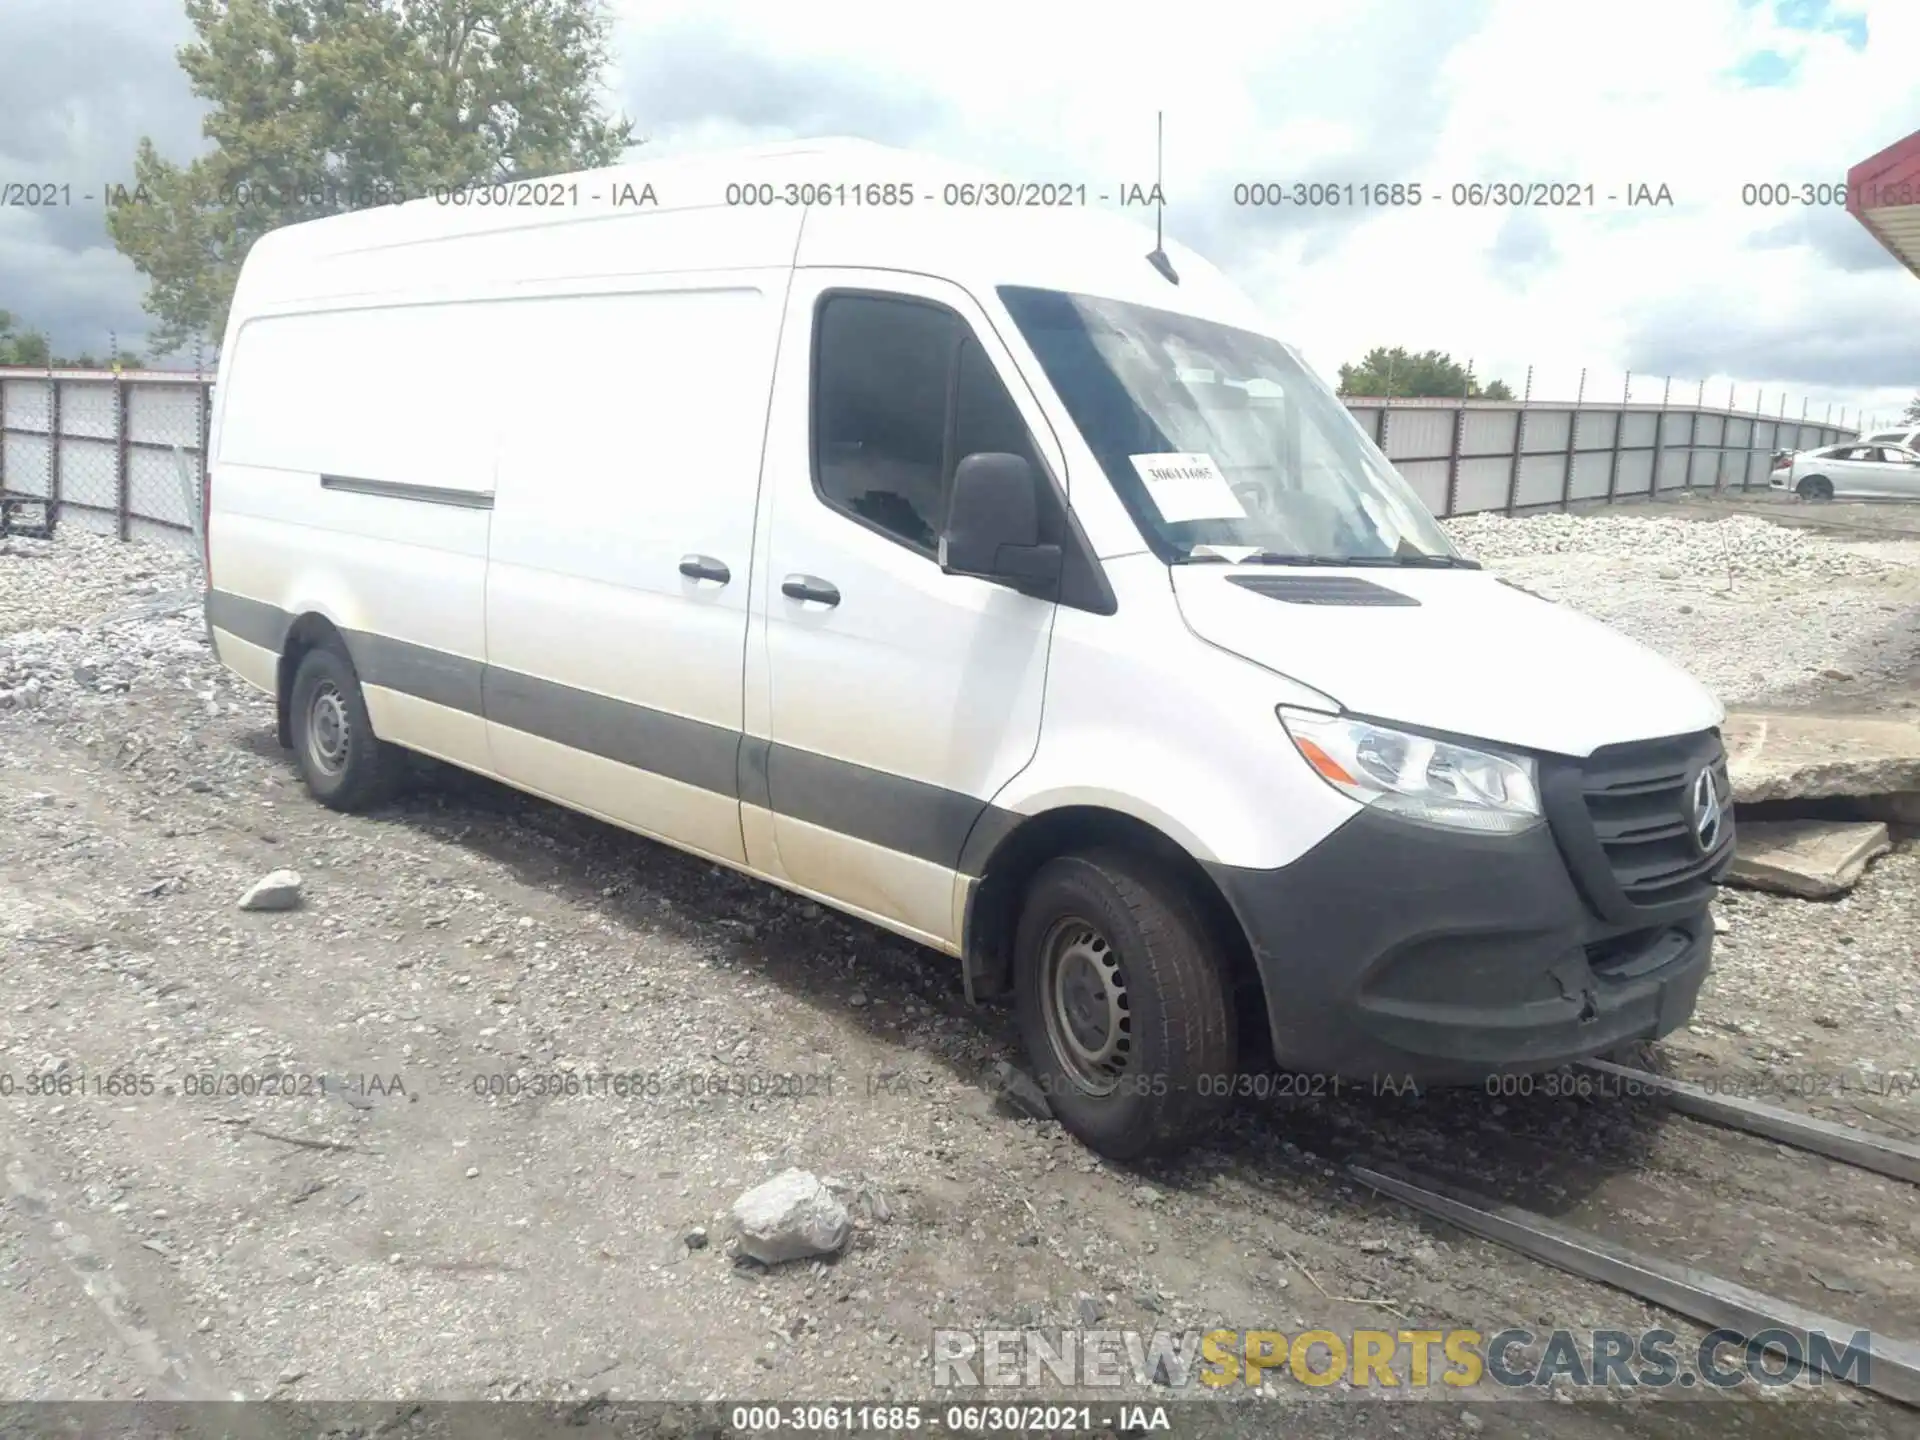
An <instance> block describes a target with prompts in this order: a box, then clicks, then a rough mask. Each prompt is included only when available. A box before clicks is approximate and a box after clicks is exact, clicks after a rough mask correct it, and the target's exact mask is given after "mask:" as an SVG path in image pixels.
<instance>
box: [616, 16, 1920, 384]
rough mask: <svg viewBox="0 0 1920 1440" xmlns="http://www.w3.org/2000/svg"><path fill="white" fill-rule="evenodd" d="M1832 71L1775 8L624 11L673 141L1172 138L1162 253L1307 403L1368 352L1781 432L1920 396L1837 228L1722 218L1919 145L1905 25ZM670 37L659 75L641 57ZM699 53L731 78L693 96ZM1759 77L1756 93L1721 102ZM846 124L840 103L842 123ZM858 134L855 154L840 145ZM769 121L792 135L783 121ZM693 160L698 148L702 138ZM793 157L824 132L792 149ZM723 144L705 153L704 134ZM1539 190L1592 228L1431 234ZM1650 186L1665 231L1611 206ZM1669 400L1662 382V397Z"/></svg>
mask: <svg viewBox="0 0 1920 1440" xmlns="http://www.w3.org/2000/svg"><path fill="white" fill-rule="evenodd" d="M1841 8H1843V9H1846V10H1849V11H1851V12H1853V13H1856V14H1859V15H1861V16H1863V17H1864V20H1865V24H1866V27H1867V34H1868V36H1869V41H1868V44H1867V45H1866V47H1865V48H1864V49H1856V48H1854V46H1853V45H1852V44H1851V43H1850V42H1849V40H1848V38H1847V37H1846V36H1845V35H1844V34H1842V33H1838V32H1837V31H1833V30H1821V29H1809V28H1795V27H1793V26H1789V25H1787V24H1783V23H1782V21H1781V20H1780V18H1779V15H1778V13H1777V11H1776V7H1775V6H1773V5H1772V4H1742V3H1741V0H1689V3H1687V4H1675V3H1673V0H1614V3H1612V4H1610V5H1609V6H1607V7H1605V8H1604V9H1597V10H1595V11H1591V12H1586V13H1584V14H1583V13H1582V12H1581V11H1580V10H1577V9H1576V8H1575V7H1572V6H1568V5H1558V4H1555V5H1546V4H1541V3H1539V0H1484V3H1478V4H1469V5H1434V4H1429V3H1424V0H1416V3H1403V0H1374V3H1370V4H1358V5H1349V6H1341V7H1312V8H1311V9H1308V8H1307V7H1284V8H1283V7H1273V8H1272V9H1260V8H1256V7H1251V6H1245V5H1241V4H1235V5H1225V4H1216V3H1189V4H1185V5H1179V6H1151V7H1150V6H1140V7H1137V8H1135V9H1132V10H1130V11H1128V12H1125V13H1123V14H1112V13H1110V12H1109V13H1106V14H1100V13H1099V12H1093V11H1090V10H1086V9H1083V8H1082V7H1077V6H1058V7H1044V6H1036V5H1030V4H1028V5H1022V4H1012V3H1005V0H992V3H984V4H980V5H976V6H972V7H969V8H968V10H967V11H966V12H964V14H963V15H960V14H959V12H954V13H955V14H956V15H957V16H958V18H957V20H956V21H955V22H954V23H950V24H946V25H935V24H932V23H930V22H929V20H928V19H927V18H925V16H924V12H903V11H900V10H898V9H897V8H894V7H890V6H878V5H867V4H864V3H862V4H840V5H836V6H834V7H832V8H831V9H830V10H823V9H821V8H818V7H816V8H812V9H806V8H802V9H799V10H795V9H793V8H791V7H786V6H781V5H775V4H772V3H765V4H762V3H748V0H734V3H729V4H710V3H709V4H700V5H693V4H688V5H685V6H684V7H681V8H678V9H668V10H665V11H663V10H662V9H661V7H660V6H659V5H658V4H656V3H653V0H648V3H646V4H644V5H642V4H640V3H638V0H636V3H634V4H633V5H631V6H630V14H629V19H628V22H627V24H626V26H625V27H624V28H623V31H622V40H623V45H624V47H625V51H626V54H627V56H628V57H629V61H628V64H627V65H626V66H625V79H626V81H627V82H628V83H627V88H626V95H627V103H629V104H630V105H631V106H633V107H634V109H635V110H636V112H637V113H638V114H640V115H641V116H642V117H646V116H648V115H649V114H652V115H655V116H659V117H661V118H662V120H663V121H664V123H663V124H662V126H661V133H662V134H663V135H665V136H668V137H673V136H676V135H679V134H684V133H685V130H684V127H685V126H686V125H687V124H688V123H689V122H691V121H695V120H697V119H698V118H699V117H701V116H702V115H703V113H704V112H705V111H706V109H707V108H708V106H707V105H706V103H705V99H706V98H707V97H712V96H714V95H715V93H716V86H717V90H718V93H719V94H720V95H721V96H722V97H724V96H725V95H727V94H730V93H731V92H732V91H733V90H734V89H736V88H737V89H739V90H742V91H745V92H748V93H750V94H751V95H752V96H753V97H754V102H755V103H753V104H751V105H748V106H738V107H736V108H737V109H740V110H741V111H742V112H743V113H751V114H752V115H753V116H754V119H755V121H756V122H757V123H756V124H755V126H753V127H751V128H749V129H745V130H736V131H731V132H727V133H728V134H729V135H730V136H734V137H737V138H741V139H747V138H766V137H769V136H772V135H786V134H798V133H806V129H805V123H804V122H807V121H822V120H824V121H831V122H832V124H831V127H830V128H832V129H834V130H837V131H851V132H853V133H863V134H868V135H870V136H871V137H872V138H876V139H882V140H888V141H892V142H896V143H907V144H919V145H924V146H926V147H927V148H930V149H935V150H939V151H942V152H944V153H948V154H952V155H955V156H956V157H958V158H964V159H971V160H978V161H982V162H986V163H991V164H994V165H997V166H1000V167H1001V168H1004V169H1007V170H1009V171H1010V172H1012V173H1015V174H1018V175H1021V176H1024V177H1028V178H1055V177H1062V178H1066V177H1080V176H1084V177H1087V178H1088V179H1090V180H1091V179H1094V178H1099V179H1112V178H1122V177H1124V178H1143V177H1144V176H1145V175H1146V174H1148V173H1150V169H1151V164H1152V134H1153V112H1154V111H1155V110H1156V109H1164V110H1165V111H1166V113H1167V180H1168V194H1169V198H1170V201H1171V202H1172V203H1171V208H1170V212H1169V219H1168V228H1169V231H1170V233H1172V234H1174V235H1176V236H1178V237H1179V238H1182V239H1185V240H1187V241H1188V242H1189V243H1192V244H1194V245H1196V247H1198V248H1200V249H1202V250H1204V251H1206V252H1208V253H1210V254H1212V255H1213V256H1214V257H1215V258H1217V259H1219V260H1220V261H1221V262H1222V263H1223V264H1224V265H1226V267H1227V268H1228V269H1229V270H1231V271H1233V272H1234V273H1236V274H1237V275H1238V276H1239V278H1240V279H1241V280H1242V281H1243V282H1244V283H1245V284H1246V285H1247V286H1248V288H1250V289H1251V290H1253V291H1254V292H1255V294H1256V295H1258V296H1259V297H1260V298H1261V299H1262V300H1263V301H1265V302H1266V303H1267V304H1268V305H1269V306H1270V308H1272V309H1273V310H1274V311H1275V312H1276V314H1277V315H1278V316H1279V317H1280V318H1281V320H1282V322H1283V323H1284V325H1285V327H1286V328H1287V329H1288V330H1289V332H1290V333H1291V334H1292V336H1293V337H1294V338H1295V339H1296V341H1297V343H1299V344H1300V345H1301V346H1302V348H1303V349H1304V350H1305V351H1306V353H1307V354H1308V356H1309V357H1310V358H1311V359H1312V360H1313V361H1314V363H1315V364H1316V365H1318V366H1320V367H1321V368H1322V369H1324V370H1326V371H1328V372H1331V371H1332V370H1333V369H1334V368H1336V367H1337V366H1338V364H1339V363H1340V362H1341V361H1342V360H1346V359H1350V358H1353V357H1355V356H1357V355H1358V354H1359V353H1360V352H1361V351H1363V350H1364V349H1365V348H1366V347H1367V346H1369V345H1372V344H1376V343H1377V344H1406V345H1409V346H1411V347H1415V348H1426V347H1429V346H1432V347H1437V348H1441V349H1446V350H1449V351H1451V352H1452V353H1453V354H1454V355H1455V356H1456V357H1457V358H1460V359H1466V358H1469V357H1471V358H1473V359H1474V360H1476V362H1477V366H1476V369H1477V373H1479V374H1481V375H1483V376H1484V375H1498V376H1502V377H1504V378H1506V379H1508V380H1509V382H1510V383H1512V384H1514V385H1515V387H1516V388H1518V386H1519V384H1520V383H1521V381H1522V380H1523V378H1524V374H1525V371H1526V368H1527V366H1528V365H1529V364H1532V365H1533V366H1534V367H1535V375H1534V387H1535V393H1536V394H1544V395H1551V396H1556V397H1558V396H1566V395H1570V394H1571V393H1572V392H1573V390H1574V388H1575V386H1576V385H1577V384H1578V383H1579V376H1580V371H1581V370H1582V368H1583V367H1584V368H1586V369H1587V371H1588V379H1587V384H1588V387H1589V393H1590V394H1608V395H1612V394H1617V393H1618V390H1619V387H1620V385H1621V382H1622V378H1623V372H1624V371H1626V370H1627V369H1628V368H1632V369H1634V370H1636V371H1639V372H1644V373H1646V374H1647V375H1648V376H1649V377H1650V378H1648V379H1645V380H1641V381H1637V382H1636V384H1635V387H1634V394H1635V398H1653V397H1654V396H1655V395H1657V394H1658V379H1657V378H1655V377H1658V376H1660V375H1661V374H1663V373H1664V372H1665V371H1666V369H1668V368H1676V369H1677V368H1678V367H1681V366H1683V365H1684V366H1689V367H1694V368H1695V369H1696V370H1697V369H1707V370H1709V371H1711V373H1710V374H1707V375H1700V374H1698V373H1687V374H1685V375H1683V376H1682V377H1680V378H1681V379H1684V381H1685V382H1686V383H1687V385H1688V388H1689V390H1691V388H1692V386H1693V385H1694V384H1697V382H1699V381H1700V380H1703V379H1704V380H1705V381H1706V382H1707V391H1708V394H1709V395H1715V394H1719V395H1722V396H1724V395H1725V393H1726V390H1727V386H1728V385H1729V383H1732V384H1734V385H1735V386H1736V387H1737V392H1736V393H1738V394H1739V395H1741V396H1749V395H1752V394H1754V393H1756V392H1758V393H1761V394H1764V395H1766V396H1767V397H1768V399H1767V406H1768V408H1769V409H1773V408H1775V407H1776V406H1777V403H1778V402H1777V399H1775V398H1774V397H1776V396H1778V395H1779V394H1780V393H1782V392H1783V391H1786V392H1790V393H1791V394H1792V395H1793V397H1794V406H1793V408H1794V409H1795V410H1797V409H1798V402H1799V399H1800V397H1801V396H1802V395H1805V396H1809V397H1811V398H1812V399H1813V401H1814V412H1815V413H1822V412H1823V411H1824V409H1825V407H1826V406H1827V405H1828V404H1833V405H1835V406H1836V407H1837V406H1839V405H1842V404H1844V405H1846V406H1847V407H1848V408H1849V410H1850V411H1851V410H1853V409H1855V408H1857V407H1859V406H1862V405H1866V406H1870V407H1877V408H1880V409H1887V408H1891V407H1895V406H1897V405H1899V404H1901V403H1904V401H1905V399H1906V398H1907V397H1908V396H1909V395H1911V394H1912V393H1913V390H1914V389H1915V388H1916V387H1920V363H1916V362H1914V361H1911V360H1907V361H1906V365H1907V368H1908V370H1910V371H1911V373H1903V371H1902V368H1901V367H1902V360H1903V356H1911V355H1912V354H1914V353H1915V352H1914V350H1913V348H1912V347H1911V346H1910V345H1909V346H1908V347H1907V348H1906V350H1905V351H1904V352H1902V351H1901V350H1900V349H1899V347H1898V346H1896V345H1895V344H1893V343H1892V337H1896V336H1898V335H1899V334H1901V333H1904V334H1905V335H1908V336H1910V335H1911V334H1913V333H1914V327H1915V326H1916V325H1917V324H1920V281H1916V280H1915V279H1914V277H1913V276H1911V275H1910V274H1908V273H1906V272H1905V271H1903V270H1900V269H1897V268H1893V267H1892V266H1891V263H1890V262H1889V261H1886V260H1885V257H1883V256H1882V255H1881V253H1880V252H1879V251H1878V250H1877V247H1874V246H1873V245H1872V244H1871V242H1870V241H1868V240H1867V239H1866V237H1865V236H1864V234H1863V232H1860V229H1859V226H1858V224H1857V222H1855V221H1854V220H1853V219H1852V218H1851V217H1849V216H1847V215H1846V214H1844V212H1842V211H1838V210H1833V209H1828V210H1807V209H1805V208H1801V207H1789V208H1765V207H1755V206H1748V205H1743V204H1742V202H1741V187H1742V185H1743V184H1746V183H1749V182H1763V181H1776V180H1777V181H1786V182H1790V183H1793V184H1796V185H1797V184H1800V183H1802V182H1806V183H1815V184H1818V183H1828V184H1835V183H1839V182H1841V181H1843V180H1844V178H1845V173H1846V170H1847V168H1848V166H1849V165H1851V164H1853V163H1854V162H1856V161H1858V160H1860V159H1863V158H1865V157H1866V156H1867V155H1869V154H1871V153H1873V152H1874V151H1877V150H1879V149H1880V148H1882V147H1883V146H1885V145H1887V144H1890V143H1891V142H1892V141H1894V140H1896V139H1898V138H1900V136H1902V135H1903V134H1905V133H1907V132H1908V131H1909V130H1910V129H1911V128H1912V127H1913V125H1914V124H1915V123H1916V118H1917V117H1920V104H1916V103H1915V101H1916V99H1920V70H1916V68H1915V66H1914V64H1913V58H1912V57H1913V56H1915V55H1916V54H1920V6H1916V5H1913V4H1912V3H1911V0H1870V3H1865V4H1859V5H1854V6H1845V7H1841ZM665 33H670V34H672V35H673V37H674V43H673V46H672V51H671V52H669V51H667V50H664V49H663V50H660V51H658V52H657V53H654V54H653V55H652V57H651V63H649V56H650V51H652V39H651V37H654V36H660V35H662V34H665ZM708 46H713V47H714V48H715V49H716V50H720V51H723V52H725V53H727V54H728V55H729V57H730V59H731V61H732V62H733V63H732V65H731V66H730V68H729V74H728V76H727V77H724V78H723V77H720V76H716V75H708V74H706V73H704V72H703V71H702V69H701V67H700V65H699V62H698V57H699V55H700V53H701V52H702V51H703V50H705V49H706V48H707V47H708ZM1768 51H1771V52H1774V53H1775V54H1777V55H1778V56H1780V57H1781V60H1782V62H1784V67H1785V68H1787V69H1788V74H1787V76H1786V78H1785V80H1784V81H1783V82H1782V83H1780V84H1776V85H1766V86H1758V87H1756V86H1753V85H1750V84H1749V83H1747V82H1746V81H1745V80H1743V79H1742V78H1740V76H1739V73H1738V71H1739V68H1740V67H1741V66H1742V65H1743V63H1745V62H1747V61H1749V60H1750V58H1751V57H1753V56H1755V55H1759V54H1761V53H1762V52H1768ZM842 99H844V102H845V103H844V105H842V103H841V101H842ZM863 113H864V114H868V115H870V116H871V122H870V124H868V125H865V126H863V125H862V124H861V116H862V114H863ZM788 117H791V120H792V122H794V123H785V122H786V121H787V120H788ZM708 133H709V135H710V136H714V135H715V132H713V131H711V130H709V132H708ZM816 133H817V132H816ZM715 138H717V136H715ZM1259 177H1272V178H1277V179H1284V180H1294V179H1308V180H1331V181H1347V180H1351V181H1354V182H1363V181H1394V180H1400V181H1419V182H1421V183H1422V184H1423V185H1426V186H1428V187H1429V190H1428V192H1427V195H1428V203H1425V204H1423V205H1422V206H1421V207H1420V208H1419V209H1417V210H1405V211H1400V212H1392V213H1389V212H1385V211H1378V210H1375V211H1370V212H1368V211H1361V212H1356V211H1352V210H1331V211H1319V212H1314V213H1308V214H1300V213H1299V212H1297V211H1293V210H1291V209H1287V210H1282V211H1278V212H1273V211H1247V210H1240V211H1235V210H1234V208H1233V207H1232V205H1231V204H1230V193H1231V189H1232V185H1233V183H1234V182H1235V181H1237V180H1243V179H1253V178H1259ZM1501 179H1519V180H1546V181H1564V182H1571V183H1576V184H1580V185H1583V186H1584V185H1586V184H1589V183H1590V184H1591V185H1592V186H1593V187H1594V190H1595V194H1596V199H1597V200H1598V202H1599V204H1598V207H1597V208H1596V209H1591V210H1589V209H1580V210H1552V209H1530V210H1526V211H1524V212H1522V213H1519V214H1515V213H1514V212H1512V211H1510V210H1493V209H1486V210H1472V209H1465V210H1463V209H1457V208H1453V207H1451V206H1447V205H1440V204H1435V203H1433V190H1432V187H1439V188H1440V189H1441V191H1442V192H1443V193H1444V191H1445V189H1446V187H1448V186H1450V185H1451V184H1452V183H1453V182H1455V181H1473V180H1501ZM1639 183H1645V184H1647V185H1649V186H1651V187H1655V188H1657V187H1659V186H1660V185H1663V184H1664V185H1665V186H1666V187H1667V188H1668V190H1669V192H1670V193H1671V194H1672V196H1673V199H1674V204H1673V206H1672V207H1670V208H1669V207H1662V208H1659V209H1632V210H1630V209H1627V208H1625V207H1624V206H1623V205H1622V204H1620V203H1617V202H1616V203H1611V204H1610V203H1609V202H1608V201H1607V199H1606V196H1607V195H1608V194H1614V195H1622V196H1624V194H1625V193H1626V191H1627V189H1628V187H1629V186H1630V185H1634V184H1639ZM1678 383H1679V382H1678V381H1676V384H1678Z"/></svg>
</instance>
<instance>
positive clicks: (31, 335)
mask: <svg viewBox="0 0 1920 1440" xmlns="http://www.w3.org/2000/svg"><path fill="white" fill-rule="evenodd" d="M19 323H20V322H19V321H18V320H17V319H15V317H14V315H13V312H12V311H10V310H0V365H31V366H34V367H35V368H36V369H41V370H45V369H49V368H52V369H56V370H104V369H106V368H107V362H106V361H102V360H96V359H94V358H93V356H92V354H91V353H89V352H88V351H85V350H82V351H81V352H80V353H79V354H78V355H56V354H55V353H54V350H53V346H52V345H51V343H49V341H48V340H47V337H46V336H45V335H44V334H42V333H41V332H40V331H38V330H22V329H20V328H19ZM141 363H142V362H141V359H140V356H139V355H138V354H136V353H135V352H134V351H132V350H123V351H121V352H120V368H121V369H123V370H137V369H138V368H139V367H140V365H141Z"/></svg>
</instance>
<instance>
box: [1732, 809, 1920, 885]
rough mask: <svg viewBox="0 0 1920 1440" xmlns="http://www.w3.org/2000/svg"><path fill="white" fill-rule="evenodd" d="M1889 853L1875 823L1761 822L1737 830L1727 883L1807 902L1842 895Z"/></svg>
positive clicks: (1888, 845) (1882, 829)
mask: <svg viewBox="0 0 1920 1440" xmlns="http://www.w3.org/2000/svg"><path fill="white" fill-rule="evenodd" d="M1891 848H1892V842H1891V841H1890V840H1889V839H1888V837H1887V827H1886V826H1885V825H1883V824H1881V823H1880V822H1879V821H1878V820H1867V821H1839V822H1836V821H1828V820H1765V821H1750V822H1746V823H1743V824H1741V826H1740V827H1739V841H1738V845H1737V848H1736V850H1735V852H1734V857H1733V865H1732V866H1731V867H1730V868H1729V869H1728V871H1727V883H1728V884H1730V885H1746V886H1749V887H1751V888H1753V889H1756V890H1775V891H1778V892H1780V893H1781V894H1783V895H1799V896H1801V897H1803V898H1805V899H1809V900H1825V899H1828V898H1830V897H1832V896H1835V895H1844V894H1846V892H1847V891H1849V890H1851V889H1852V888H1853V887H1854V886H1855V885H1856V884H1858V883H1859V880H1860V877H1861V875H1862V874H1863V873H1865V871H1866V868H1867V862H1868V861H1870V860H1872V859H1873V858H1874V857H1875V856H1878V855H1884V854H1886V852H1887V851H1888V850H1889V849H1891Z"/></svg>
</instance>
